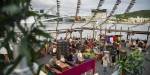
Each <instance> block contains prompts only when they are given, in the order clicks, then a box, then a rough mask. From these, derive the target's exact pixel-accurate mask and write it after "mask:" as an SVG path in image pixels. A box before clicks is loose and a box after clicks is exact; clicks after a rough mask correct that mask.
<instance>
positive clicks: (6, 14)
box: [0, 0, 51, 75]
mask: <svg viewBox="0 0 150 75" xmlns="http://www.w3.org/2000/svg"><path fill="white" fill-rule="evenodd" d="M30 3H31V0H1V1H0V37H1V38H2V39H3V40H2V42H1V46H0V47H5V48H6V49H7V51H8V53H9V54H8V55H10V53H11V49H10V46H9V45H10V44H11V43H13V44H16V43H17V44H18V49H19V51H18V53H19V54H18V56H17V57H16V58H15V59H13V61H12V63H10V64H9V65H5V66H0V67H3V69H1V71H2V72H3V74H4V75H5V74H6V75H9V74H10V73H11V72H12V71H13V70H14V68H15V67H16V66H17V65H18V63H19V62H20V61H21V60H22V59H23V58H26V59H27V61H26V62H27V65H28V66H29V67H30V69H31V70H32V65H33V62H36V59H37V57H38V55H39V51H37V52H36V50H35V47H37V46H39V47H42V44H41V43H40V42H41V40H39V39H38V38H36V37H37V36H43V37H46V38H51V37H50V35H49V34H47V33H45V32H44V31H43V30H41V29H40V28H39V25H38V24H40V26H43V25H42V23H41V21H40V20H39V19H40V17H41V16H42V15H38V14H36V13H34V12H32V11H31V10H32V7H31V4H30ZM31 16H32V17H34V20H35V22H34V23H32V24H31V25H30V26H29V25H28V24H27V23H26V19H27V18H29V17H31ZM23 20H24V21H25V23H24V24H22V23H21V21H23ZM16 30H17V31H16ZM18 37H19V39H20V40H18ZM10 65H11V66H10ZM8 66H9V67H8ZM6 68H7V71H6V72H5V73H4V69H6Z"/></svg>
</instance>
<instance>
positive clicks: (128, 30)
mask: <svg viewBox="0 0 150 75" xmlns="http://www.w3.org/2000/svg"><path fill="white" fill-rule="evenodd" d="M128 39H129V27H128V32H127V40H128Z"/></svg>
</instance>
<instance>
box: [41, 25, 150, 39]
mask: <svg viewBox="0 0 150 75" xmlns="http://www.w3.org/2000/svg"><path fill="white" fill-rule="evenodd" d="M43 24H44V25H46V28H45V29H46V30H56V24H57V23H52V22H51V23H43ZM84 24H85V23H83V22H82V23H75V25H74V26H73V28H79V27H81V26H82V25H84ZM71 25H72V23H71V22H70V23H67V22H63V23H60V24H59V27H58V29H70V28H71ZM92 25H93V23H90V24H88V25H87V26H85V27H93V26H92ZM112 25H113V24H104V25H102V28H103V29H105V28H107V29H108V28H109V27H110V26H112ZM132 26H135V25H127V24H116V29H117V30H120V28H121V27H122V30H128V27H130V30H135V31H148V26H149V25H148V24H145V25H140V26H137V27H134V28H131V27H132ZM111 29H115V26H113V27H111ZM99 33H100V32H99V30H95V36H96V37H98V35H99ZM102 33H103V34H104V33H105V32H104V31H102ZM106 34H107V35H115V34H116V35H119V34H120V32H111V33H108V32H107V33H106ZM121 34H122V35H123V37H122V39H126V36H127V34H126V33H125V32H121ZM51 35H52V36H53V37H55V35H56V34H54V33H53V34H51ZM72 35H73V36H76V37H79V36H80V34H79V32H73V33H72ZM65 36H66V34H65V33H63V34H59V35H58V38H60V37H65ZM82 36H83V38H87V37H89V38H92V36H93V31H92V30H84V31H83V35H82ZM129 38H130V39H131V38H132V39H142V40H145V39H146V38H147V35H145V34H135V35H131V36H130V37H129Z"/></svg>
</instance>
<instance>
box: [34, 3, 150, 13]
mask: <svg viewBox="0 0 150 75" xmlns="http://www.w3.org/2000/svg"><path fill="white" fill-rule="evenodd" d="M121 1H122V3H121V4H120V5H119V7H118V9H117V10H116V13H123V12H124V11H125V9H126V8H127V6H128V5H129V2H130V0H121ZM98 2H99V0H81V7H80V9H81V10H80V14H81V15H89V14H90V13H91V9H95V8H96V7H97V5H98ZM115 2H116V0H105V2H104V4H103V6H102V7H101V8H105V9H108V11H111V10H112V7H113V5H114V3H115ZM60 3H61V5H60V6H61V8H60V13H61V15H75V11H76V5H77V0H60ZM149 3H150V0H136V4H135V6H134V7H133V8H132V10H131V11H135V10H144V9H150V7H149ZM32 6H33V8H36V9H50V8H54V10H56V0H32Z"/></svg>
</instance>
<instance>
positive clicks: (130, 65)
mask: <svg viewBox="0 0 150 75" xmlns="http://www.w3.org/2000/svg"><path fill="white" fill-rule="evenodd" d="M143 61H144V57H143V54H142V53H141V52H140V51H139V50H135V51H133V52H131V53H130V54H129V55H128V56H126V57H123V58H121V59H120V60H119V61H118V65H119V69H120V74H121V75H142V71H143Z"/></svg>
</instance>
